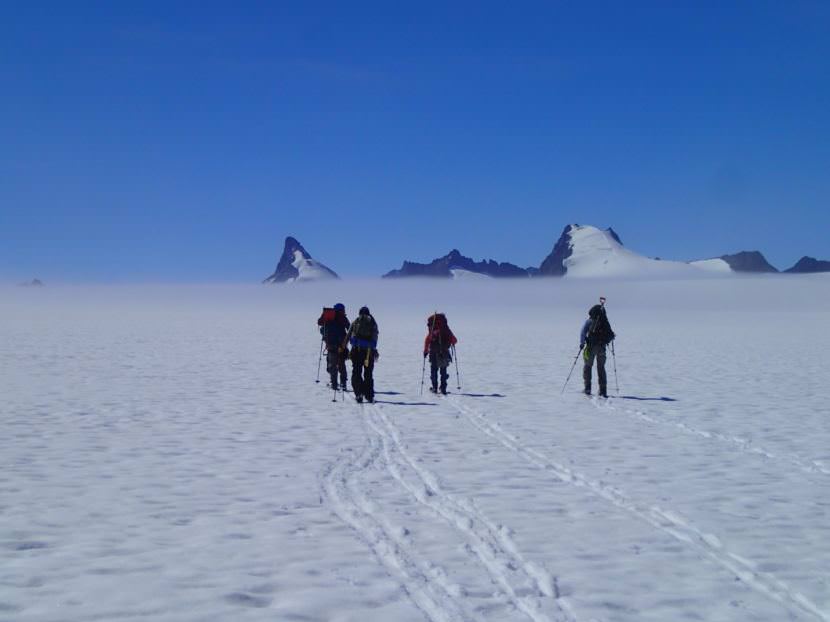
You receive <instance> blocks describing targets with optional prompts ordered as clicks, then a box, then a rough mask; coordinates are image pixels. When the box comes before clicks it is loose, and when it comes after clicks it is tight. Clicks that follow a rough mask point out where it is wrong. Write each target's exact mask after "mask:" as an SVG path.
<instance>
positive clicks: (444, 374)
mask: <svg viewBox="0 0 830 622" xmlns="http://www.w3.org/2000/svg"><path fill="white" fill-rule="evenodd" d="M449 377H450V375H449V374H448V373H447V367H446V365H445V366H443V367H441V393H443V394H444V395H446V394H447V378H449Z"/></svg>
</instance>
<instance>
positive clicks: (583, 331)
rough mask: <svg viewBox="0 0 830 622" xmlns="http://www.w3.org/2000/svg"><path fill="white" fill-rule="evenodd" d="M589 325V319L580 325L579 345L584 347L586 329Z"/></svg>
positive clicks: (586, 336)
mask: <svg viewBox="0 0 830 622" xmlns="http://www.w3.org/2000/svg"><path fill="white" fill-rule="evenodd" d="M590 327H591V320H586V321H585V323H584V324H583V325H582V331H581V332H580V333H579V347H580V348H584V347H585V342H586V341H587V339H588V329H589V328H590Z"/></svg>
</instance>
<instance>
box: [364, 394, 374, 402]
mask: <svg viewBox="0 0 830 622" xmlns="http://www.w3.org/2000/svg"><path fill="white" fill-rule="evenodd" d="M366 401H367V402H369V403H370V404H374V403H375V396H374V395H373V396H372V397H367V398H366Z"/></svg>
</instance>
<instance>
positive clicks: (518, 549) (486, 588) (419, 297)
mask: <svg viewBox="0 0 830 622" xmlns="http://www.w3.org/2000/svg"><path fill="white" fill-rule="evenodd" d="M612 250H613V254H614V255H615V257H617V258H618V259H619V258H622V259H623V260H625V261H628V260H629V259H630V258H628V257H627V255H624V254H620V253H619V251H618V250H617V249H612ZM609 252H611V251H609ZM632 261H633V260H632ZM687 268H688V269H689V270H694V268H692V267H689V266H687ZM601 295H602V296H606V297H607V299H608V302H607V308H608V315H609V317H610V320H611V323H612V325H613V328H614V330H615V332H616V333H617V335H618V338H617V340H616V342H615V351H616V365H617V372H618V380H619V387H620V392H619V396H617V395H615V392H614V372H613V369H612V361H611V359H610V357H609V362H608V371H609V377H610V383H609V384H610V386H609V388H610V390H611V391H610V392H611V393H612V395H613V397H612V398H611V399H609V400H607V401H601V400H598V399H596V398H594V399H588V398H586V397H584V396H582V395H581V394H580V389H581V386H580V378H579V374H580V370H579V369H577V371H576V372H575V374H574V378H573V379H572V380H571V382H570V384H569V386H568V388H567V390H566V391H565V393H564V395H560V390H561V388H562V385H563V383H564V380H565V377H566V376H567V374H568V371H569V369H570V367H571V363H572V362H573V360H574V356H575V355H576V354H577V348H578V345H579V329H580V327H581V325H582V322H583V321H584V319H585V318H586V317H587V310H588V308H589V307H590V306H591V305H592V304H595V303H596V302H597V299H598V297H599V296H601ZM336 302H343V303H344V304H345V305H346V307H347V312H348V315H349V317H350V318H351V319H353V318H354V316H355V312H356V310H357V308H358V307H359V306H362V305H367V306H368V307H369V308H370V310H371V311H372V313H373V315H374V316H375V318H376V319H377V321H378V324H379V328H380V340H379V344H378V348H379V350H380V354H381V356H380V360H379V361H378V364H377V367H376V372H375V377H376V390H377V391H378V403H377V404H375V405H368V404H364V405H362V406H358V405H356V404H355V403H354V402H353V401H352V400H351V399H350V395H349V394H347V395H346V396H345V397H346V400H345V401H338V402H337V403H332V401H331V398H332V393H331V392H330V391H329V390H327V389H326V388H325V385H324V383H323V382H321V383H320V384H316V383H315V382H314V380H315V377H316V372H317V362H318V354H319V352H320V340H319V337H320V336H319V333H318V332H317V327H316V324H315V321H316V319H317V317H318V316H319V313H320V310H321V308H322V307H323V306H331V305H332V304H334V303H336ZM436 310H437V311H440V312H445V313H446V314H447V316H448V319H449V322H450V325H451V327H452V329H453V331H454V332H455V334H456V335H457V336H458V339H459V343H458V362H459V364H460V372H461V373H460V380H461V387H462V388H461V390H460V391H459V390H457V389H456V388H455V387H456V386H457V385H456V382H457V376H456V374H455V368H452V376H451V379H450V387H451V391H452V393H453V394H451V395H450V396H448V397H446V398H436V397H434V396H432V395H429V394H426V393H425V394H424V395H421V394H420V391H419V388H420V381H421V371H422V363H423V359H422V356H421V349H422V347H423V338H424V334H425V321H426V318H427V316H428V315H429V314H431V313H432V312H433V311H436ZM828 322H830V275H828V274H814V275H787V276H784V275H765V276H733V277H731V278H728V279H721V278H686V277H685V276H683V277H682V278H678V277H677V276H676V275H675V274H674V273H672V278H649V279H637V278H632V279H627V280H620V279H614V280H606V279H601V278H594V279H587V280H580V279H539V280H536V279H528V280H521V281H513V280H500V279H489V278H481V277H478V276H470V278H459V279H457V280H454V281H450V280H446V281H425V280H418V279H412V280H406V281H398V280H395V281H389V280H383V281H382V280H380V279H375V280H356V281H339V280H331V281H327V282H325V283H308V284H304V285H303V286H301V287H300V286H298V287H290V288H283V287H263V286H261V285H260V286H143V287H131V286H123V287H122V286H118V287H115V286H113V287H60V286H50V287H47V288H18V287H10V288H5V289H0V344H1V345H0V395H2V400H0V423H2V428H3V434H2V435H0V456H2V462H3V468H2V470H0V552H2V560H3V561H2V564H0V619H2V620H14V621H15V622H27V621H35V620H37V621H55V622H57V621H64V620H134V619H139V618H142V619H152V620H165V621H167V620H170V621H188V622H190V621H194V622H195V621H196V620H262V621H266V620H267V621H272V620H292V619H293V620H332V621H338V622H344V621H354V622H365V621H373V622H387V621H389V620H395V621H403V622H410V621H412V622H415V621H424V620H433V621H465V620H475V621H485V622H487V621H494V622H496V621H498V622H502V621H507V622H512V621H521V620H537V621H542V620H548V621H553V620H569V621H586V622H587V621H591V620H608V621H611V620H613V621H630V622H634V621H637V622H640V621H643V620H652V621H655V622H657V621H659V622H665V621H666V620H681V619H702V620H725V621H735V622H739V621H740V622H743V621H746V620H758V621H768V622H780V621H781V620H803V621H811V620H828V619H830V584H828V581H827V576H828V575H827V569H828V568H830V515H829V514H830V505H828V503H827V499H828V498H830V496H829V493H830V449H828V448H830V424H829V423H828V408H827V386H828V384H830V372H829V371H828V368H827V365H826V360H825V357H823V356H821V353H822V352H826V351H827V349H828V347H830V336H828V333H827V331H825V330H822V327H825V326H827V325H828ZM811 352H812V353H814V354H810V353H811ZM816 353H817V354H816ZM349 373H350V375H351V370H350V372H349ZM322 377H323V378H324V377H325V373H323V374H322Z"/></svg>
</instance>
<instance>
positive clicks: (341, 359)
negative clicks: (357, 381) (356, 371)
mask: <svg viewBox="0 0 830 622" xmlns="http://www.w3.org/2000/svg"><path fill="white" fill-rule="evenodd" d="M337 360H338V371H339V372H340V386H341V387H342V388H343V390H344V391H345V390H346V382H347V381H348V376H347V374H346V353H345V352H338V354H337Z"/></svg>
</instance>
